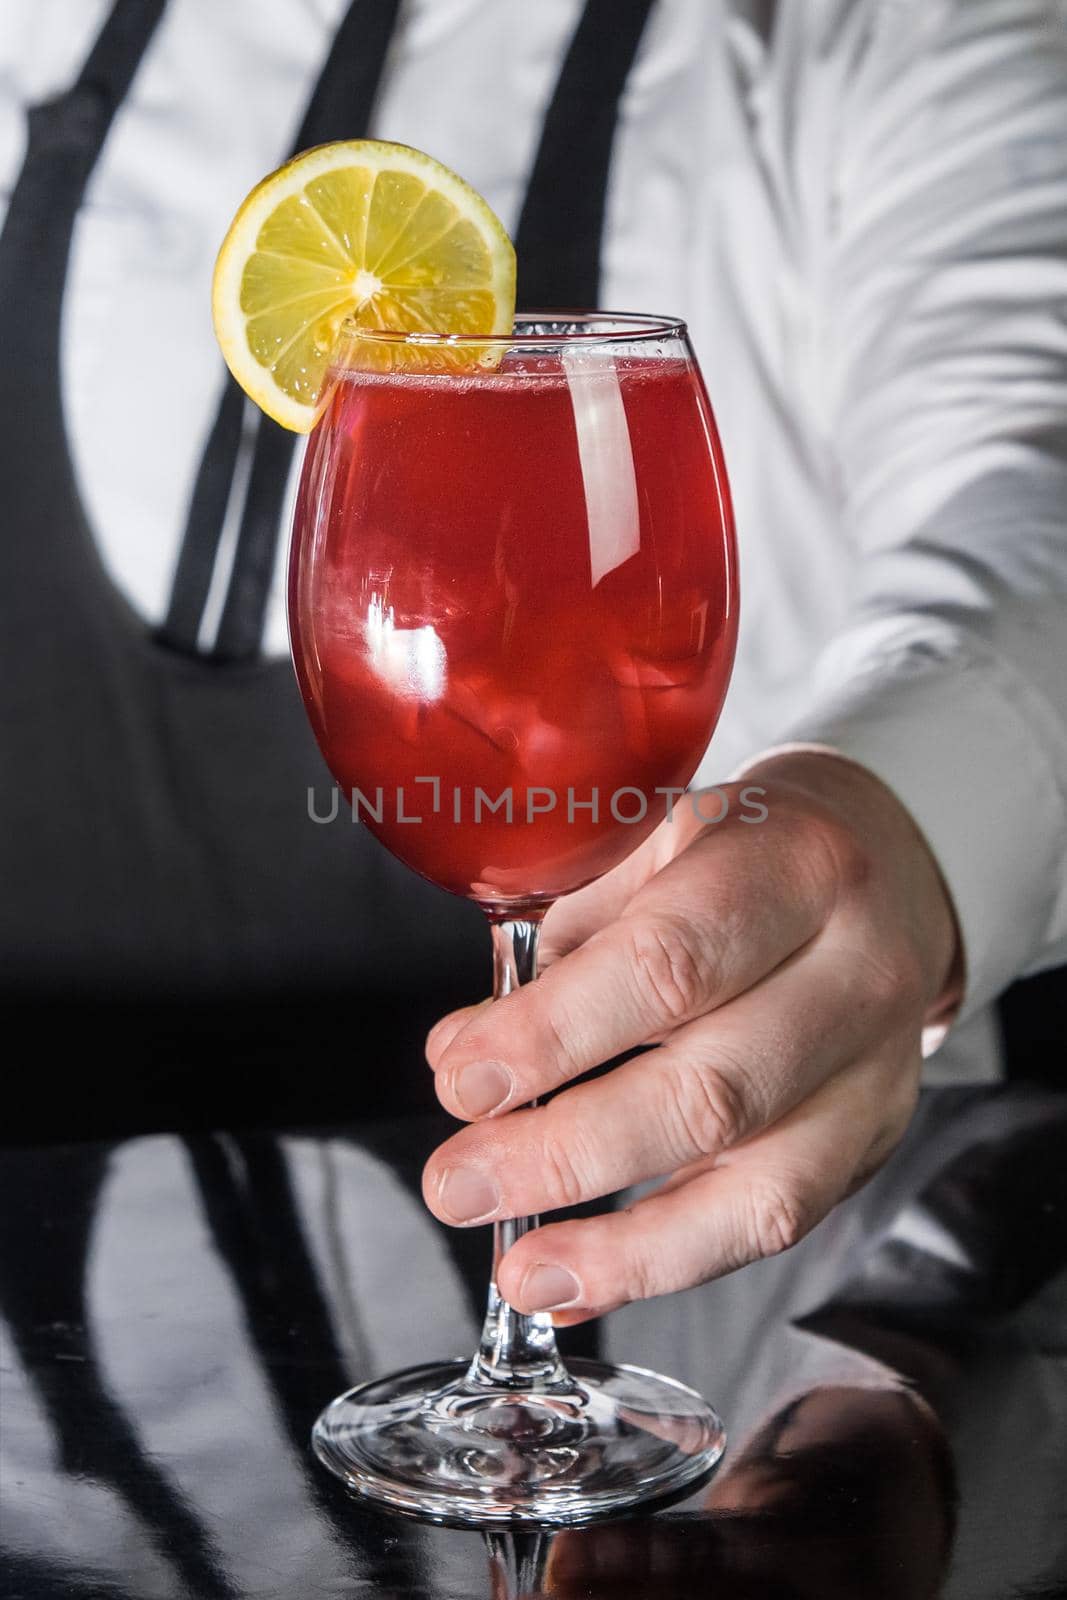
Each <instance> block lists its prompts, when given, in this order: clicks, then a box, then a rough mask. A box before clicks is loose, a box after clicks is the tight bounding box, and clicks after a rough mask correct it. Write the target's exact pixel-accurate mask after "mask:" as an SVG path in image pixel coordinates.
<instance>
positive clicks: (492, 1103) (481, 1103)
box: [452, 1061, 515, 1117]
mask: <svg viewBox="0 0 1067 1600" xmlns="http://www.w3.org/2000/svg"><path fill="white" fill-rule="evenodd" d="M514 1087H515V1079H514V1078H513V1077H512V1075H511V1073H510V1072H509V1071H508V1069H507V1067H502V1066H501V1065H500V1063H499V1062H498V1061H472V1062H471V1064H470V1066H468V1067H461V1068H460V1069H459V1071H458V1072H457V1073H456V1077H455V1081H454V1082H453V1084H452V1092H453V1094H454V1095H455V1097H456V1104H457V1105H458V1106H459V1108H460V1110H461V1111H462V1112H463V1115H464V1116H465V1117H486V1116H488V1115H489V1113H490V1111H496V1110H497V1108H498V1107H499V1106H502V1105H503V1104H504V1102H505V1101H506V1100H508V1099H509V1098H510V1096H511V1091H512V1089H513V1088H514Z"/></svg>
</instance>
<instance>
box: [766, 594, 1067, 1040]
mask: <svg viewBox="0 0 1067 1600" xmlns="http://www.w3.org/2000/svg"><path fill="white" fill-rule="evenodd" d="M824 667H825V668H829V669H830V670H831V671H832V675H833V679H834V681H835V683H836V685H837V686H836V687H833V688H824V689H820V688H819V687H818V683H817V685H816V699H815V701H814V703H813V706H812V709H811V710H810V711H809V712H808V713H807V714H806V715H805V716H804V717H803V718H802V719H801V720H800V721H799V722H798V723H797V724H795V725H794V726H793V727H792V728H790V729H789V730H788V731H787V733H786V737H785V740H784V741H783V742H782V743H781V744H777V745H776V746H775V749H776V750H781V749H782V748H796V747H797V746H806V747H808V748H812V747H815V748H819V749H823V750H829V751H832V752H834V753H836V754H839V755H842V756H845V757H847V758H848V759H849V760H852V761H856V762H858V763H859V764H860V765H862V766H864V767H866V768H867V769H868V770H869V771H870V772H873V773H874V775H875V776H876V777H877V778H880V779H881V781H882V782H883V783H884V784H886V786H887V787H888V788H889V789H891V790H892V791H893V792H894V793H895V794H896V796H897V798H898V799H899V800H900V801H901V802H902V803H903V805H904V806H906V808H907V809H908V811H909V812H910V813H911V816H912V818H913V819H914V821H915V823H916V824H917V826H918V827H919V829H920V831H921V832H922V834H923V836H924V837H925V839H926V841H927V843H928V844H929V846H930V849H931V850H932V852H933V855H934V858H935V860H936V861H937V863H938V866H939V867H940V869H941V873H942V876H943V877H944V880H945V883H946V885H947V887H948V890H949V893H950V895H951V897H952V900H953V904H954V906H955V910H956V916H957V920H958V923H959V928H960V936H961V940H962V944H963V957H964V993H963V999H962V1003H961V1005H960V1007H959V1009H958V1011H957V1013H956V1017H957V1018H965V1017H968V1016H971V1015H973V1014H974V1013H975V1012H976V1011H978V1010H979V1009H980V1008H981V1007H982V1006H984V1005H986V1004H988V1003H989V1001H991V1000H992V999H994V998H995V996H996V995H997V994H998V993H999V992H1000V991H1001V990H1002V989H1003V988H1005V987H1006V986H1007V985H1008V984H1009V983H1010V982H1012V981H1013V980H1014V979H1015V978H1016V977H1017V976H1018V975H1019V973H1020V972H1022V971H1023V970H1024V969H1025V968H1026V967H1027V966H1028V965H1030V964H1031V963H1033V962H1034V960H1035V959H1036V957H1037V956H1038V954H1039V953H1040V949H1041V946H1042V944H1043V942H1044V938H1045V932H1046V930H1047V928H1048V926H1049V923H1050V919H1051V915H1052V911H1053V908H1054V905H1055V899H1056V894H1057V889H1058V885H1059V883H1060V880H1061V877H1062V874H1063V870H1064V861H1065V859H1067V810H1065V805H1064V798H1063V796H1062V794H1061V793H1060V790H1059V788H1058V786H1057V784H1056V781H1055V777H1054V775H1053V772H1052V768H1051V766H1050V764H1049V762H1048V760H1047V758H1046V756H1045V753H1044V750H1043V747H1042V737H1041V727H1042V721H1043V717H1042V714H1041V711H1040V708H1039V707H1038V706H1035V703H1034V700H1035V697H1034V694H1033V691H1032V690H1031V689H1030V688H1029V686H1028V685H1027V684H1025V683H1024V682H1022V681H1021V680H1020V679H1019V678H1018V676H1017V675H1016V674H1015V673H1013V672H1012V671H1011V669H1009V668H1008V667H1007V666H1006V665H1005V664H1004V663H1003V662H1002V661H1001V660H1000V659H999V658H998V657H997V656H995V655H994V654H993V653H992V652H989V653H988V654H986V653H985V652H984V651H982V650H981V649H980V648H978V649H976V648H973V647H971V646H970V645H969V642H967V641H963V640H961V638H960V636H959V635H958V633H957V632H956V630H954V629H952V628H950V627H948V626H947V625H945V626H941V625H939V624H938V623H937V622H936V621H933V620H931V619H926V618H917V619H915V620H914V621H913V622H909V621H907V620H902V619H894V621H893V622H892V623H890V622H889V621H888V620H887V621H886V622H883V623H872V624H871V625H870V626H869V627H865V628H862V629H857V630H855V631H854V632H853V633H852V634H850V635H846V636H845V637H844V638H843V639H840V640H838V641H837V642H836V643H835V645H834V646H833V647H832V649H831V651H830V652H829V654H828V656H827V658H825V662H824ZM819 678H820V679H821V680H822V682H823V683H825V682H826V679H827V672H826V671H825V670H821V671H820V673H819ZM767 753H768V752H764V755H763V756H761V757H760V758H759V759H764V758H765V756H766V754H767ZM745 765H746V768H748V767H749V766H751V765H752V763H751V762H746V764H745ZM954 1020H955V1019H954ZM947 1027H948V1025H947V1024H946V1023H941V1024H940V1025H939V1026H937V1025H931V1027H929V1028H928V1029H926V1030H925V1032H924V1039H923V1046H924V1054H928V1053H929V1052H930V1051H931V1050H932V1049H935V1048H936V1047H937V1044H939V1043H940V1042H941V1039H942V1038H944V1036H945V1033H946V1032H947Z"/></svg>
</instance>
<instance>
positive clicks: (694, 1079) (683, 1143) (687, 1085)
mask: <svg viewBox="0 0 1067 1600" xmlns="http://www.w3.org/2000/svg"><path fill="white" fill-rule="evenodd" d="M661 1117H662V1121H663V1124H664V1126H665V1128H666V1131H667V1136H668V1140H669V1142H670V1148H671V1155H672V1158H673V1160H674V1164H675V1165H676V1166H683V1165H684V1164H685V1163H686V1162H689V1161H695V1160H696V1159H697V1158H698V1157H700V1156H706V1155H711V1154H712V1153H713V1152H715V1151H717V1150H725V1149H728V1148H729V1146H730V1145H733V1144H736V1143H737V1142H738V1141H739V1140H740V1139H742V1138H743V1137H744V1136H745V1134H746V1133H747V1132H748V1131H749V1122H750V1117H749V1109H748V1106H747V1104H746V1103H745V1097H744V1094H743V1092H742V1090H741V1089H740V1088H739V1086H738V1085H737V1083H735V1082H734V1081H733V1080H732V1079H731V1077H730V1075H729V1074H728V1073H725V1072H723V1071H722V1070H721V1069H720V1068H719V1067H717V1066H712V1065H710V1064H700V1065H696V1064H692V1063H689V1064H682V1065H679V1066H676V1067H674V1068H672V1069H670V1070H668V1071H667V1072H666V1074H665V1088H664V1094H663V1105H662V1111H661Z"/></svg>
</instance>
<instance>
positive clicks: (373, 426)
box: [290, 352, 737, 910]
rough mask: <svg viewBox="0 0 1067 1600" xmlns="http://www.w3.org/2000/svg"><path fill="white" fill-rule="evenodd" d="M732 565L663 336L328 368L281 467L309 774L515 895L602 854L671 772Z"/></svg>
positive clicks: (417, 861) (681, 780)
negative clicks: (306, 423) (321, 402)
mask: <svg viewBox="0 0 1067 1600" xmlns="http://www.w3.org/2000/svg"><path fill="white" fill-rule="evenodd" d="M736 581H737V580H736V556H735V547H734V535H733V526H732V519H731V512H730V505H729V498H728V490H727V486H726V477H725V473H724V471H723V467H722V460H721V454H720V451H719V446H718V440H717V437H716V434H715V428H714V422H713V420H712V416H711V411H710V407H709V405H708V402H707V398H706V395H705V393H704V389H703V386H702V383H701V380H700V376H699V373H698V371H697V370H696V368H695V366H694V365H693V364H692V363H691V362H690V361H689V360H688V359H686V358H685V357H684V356H683V357H679V356H677V355H673V356H663V355H656V354H650V355H647V356H646V355H644V354H640V353H638V354H623V355H609V356H607V357H605V356H604V354H603V352H601V353H599V354H589V355H588V356H587V355H584V354H582V353H581V352H579V353H578V354H577V355H573V356H569V357H562V356H560V355H558V354H554V355H545V356H541V355H537V354H532V355H518V354H515V353H512V352H509V353H508V354H507V356H505V358H504V360H503V362H502V364H501V365H500V366H499V368H498V369H497V370H491V371H490V370H482V369H479V368H474V369H473V370H467V371H466V372H464V373H462V374H458V375H457V373H456V372H455V371H454V370H453V371H445V372H440V373H433V372H429V373H428V372H419V371H417V370H416V371H400V372H389V373H381V374H379V373H370V372H362V371H359V370H352V369H348V370H346V371H345V372H344V373H343V375H342V376H341V379H340V381H339V383H338V384H337V388H336V390H335V393H334V397H333V400H332V403H331V406H330V408H329V410H328V411H327V413H326V416H325V417H324V419H323V421H322V423H321V424H320V425H319V428H318V430H317V432H316V434H315V435H314V436H313V437H312V440H311V442H310V445H309V449H308V455H307V459H306V462H305V467H304V474H303V479H302V484H301V490H300V500H299V503H298V508H297V517H296V531H295V537H294V552H293V560H292V567H291V576H290V625H291V631H292V645H293V656H294V660H295V662H296V668H297V673H298V676H299V680H300V686H301V689H302V692H303V695H304V699H305V702H306V704H307V708H308V711H309V714H310V717H311V721H312V724H313V727H314V731H315V734H316V737H317V739H318V742H319V745H320V747H321V749H322V752H323V754H324V756H325V758H326V761H327V763H328V764H329V767H330V770H331V771H332V773H333V775H334V777H335V778H336V780H337V782H338V784H339V785H340V786H341V788H342V790H343V791H344V793H345V795H346V796H347V797H351V796H352V793H353V791H355V792H356V793H355V801H354V803H355V806H356V808H357V810H358V813H359V816H360V817H361V819H362V820H363V821H364V822H366V824H367V825H368V826H369V827H371V828H372V829H373V831H374V832H375V833H376V834H377V836H378V837H379V838H380V839H381V840H382V841H383V842H384V843H385V844H386V845H387V846H388V847H389V849H390V850H391V851H392V852H393V853H394V854H395V855H397V856H398V857H400V858H401V859H402V860H403V861H406V862H407V863H408V864H409V865H410V866H412V867H414V868H416V869H417V870H418V871H419V872H421V873H423V874H424V875H425V876H426V877H428V878H430V879H432V880H433V881H434V882H435V883H439V884H442V885H444V886H445V887H447V888H449V889H452V890H454V891H455V892H457V893H459V894H464V895H470V896H473V897H474V898H476V899H477V900H479V901H480V902H481V903H482V904H483V905H485V906H486V907H487V908H494V907H495V908H497V909H500V910H503V909H507V907H508V906H509V905H519V906H527V907H529V906H533V905H537V904H544V903H547V902H550V901H551V900H552V899H554V898H556V897H557V896H559V895H561V894H566V893H568V892H570V891H571V890H573V889H576V888H578V887H579V886H580V885H582V884H584V883H587V882H589V881H590V880H592V879H594V878H596V877H599V876H600V875H601V874H602V873H604V872H605V871H607V870H608V869H609V868H610V867H612V866H614V865H616V864H617V863H618V862H619V861H621V860H622V859H623V858H624V857H625V856H626V855H628V854H629V853H630V852H631V851H632V850H633V849H634V847H635V846H636V845H637V844H638V843H639V842H640V840H641V839H642V838H644V837H645V836H646V835H647V834H648V833H650V832H651V831H652V829H653V828H654V827H655V825H656V824H657V822H659V821H660V820H661V819H662V818H663V816H664V815H665V814H666V811H667V808H668V805H669V800H668V795H667V794H666V793H665V791H670V790H672V789H673V790H674V791H675V793H676V794H677V793H678V792H680V791H681V790H682V789H683V788H684V786H685V784H686V783H687V782H688V781H689V779H690V778H691V777H692V775H693V773H694V771H695V770H696V767H697V765H698V763H699V761H700V758H701V756H702V755H703V753H704V751H705V749H706V747H707V744H708V741H709V739H710V737H711V734H712V731H713V729H714V726H715V723H716V720H717V718H718V715H719V711H720V709H721V706H722V702H723V699H724V696H725V693H726V687H727V683H728V681H729V676H730V669H731V664H732V660H733V653H734V643H735V638H736V628H737V592H736ZM412 818H418V819H420V820H418V821H414V820H406V819H412Z"/></svg>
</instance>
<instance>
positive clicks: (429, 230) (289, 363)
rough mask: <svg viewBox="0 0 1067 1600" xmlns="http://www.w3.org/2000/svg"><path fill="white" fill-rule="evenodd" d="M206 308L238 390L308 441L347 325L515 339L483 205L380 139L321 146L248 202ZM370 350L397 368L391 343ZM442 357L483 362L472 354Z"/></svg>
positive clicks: (438, 169)
mask: <svg viewBox="0 0 1067 1600" xmlns="http://www.w3.org/2000/svg"><path fill="white" fill-rule="evenodd" d="M211 310H212V317H213V319H214V323H215V336H216V338H217V339H218V341H219V344H220V346H221V348H222V353H223V355H224V356H225V358H226V364H227V365H228V367H229V369H230V371H231V372H232V373H233V375H234V377H235V378H236V379H237V382H238V383H239V384H240V385H241V388H242V389H243V390H244V391H245V393H246V394H247V395H248V396H249V397H250V398H251V399H252V400H254V401H255V402H256V404H257V405H258V406H260V407H261V408H262V409H263V410H264V411H265V412H266V413H267V415H268V416H270V417H273V418H274V420H275V421H276V422H280V423H281V424H282V426H283V427H286V428H291V429H293V430H294V431H295V432H296V433H307V432H309V431H310V430H311V428H313V427H314V425H315V423H316V422H317V420H318V418H319V415H320V413H321V411H322V409H323V407H324V405H325V403H326V400H327V398H328V395H327V392H326V390H327V384H326V373H327V366H328V363H329V358H330V354H331V352H332V350H333V348H334V345H335V343H336V340H337V335H338V332H339V329H340V327H341V323H342V322H343V321H344V319H345V318H346V317H351V318H354V319H355V321H356V322H357V323H358V324H359V326H361V327H364V328H374V329H391V330H394V331H398V332H400V331H402V332H417V333H438V334H441V333H444V334H457V333H459V334H466V333H485V334H501V333H510V332H511V327H512V320H513V317H514V313H515V251H514V248H513V247H512V243H511V240H510V239H509V238H508V236H507V234H506V232H505V231H504V228H503V226H502V225H501V223H500V222H499V220H498V219H497V217H496V216H495V214H494V213H493V212H492V211H491V210H490V208H489V206H488V205H486V203H485V201H484V200H483V199H482V198H481V196H480V195H479V194H476V193H475V191H474V190H473V189H472V188H470V186H469V185H468V184H466V183H464V182H463V179H462V178H458V177H457V176H456V174H455V173H454V172H450V171H449V169H448V168H447V167H443V166H441V164H440V162H438V161H434V160H432V158H431V157H430V156H426V155H423V154H422V152H421V151H419V150H412V149H409V147H408V146H407V145H401V144H385V143H382V142H381V141H379V140H374V139H354V140H348V141H345V142H342V143H338V144H323V145H318V146H317V147H316V148H315V149H313V150H305V151H303V152H302V153H301V154H300V155H298V156H294V158H293V160H292V161H290V162H288V163H287V164H286V165H285V166H284V167H279V169H278V171H277V172H272V173H271V174H270V176H269V177H267V178H264V179H263V182H262V183H260V184H258V185H257V187H256V188H255V189H253V190H252V193H251V194H250V195H249V196H248V198H247V199H246V200H245V202H244V204H243V205H242V206H241V209H240V210H239V211H238V213H237V215H236V216H235V217H234V219H233V222H232V223H231V224H230V230H229V232H228V233H227V235H226V237H225V239H224V240H223V243H222V249H221V250H220V251H219V255H218V260H217V261H216V263H215V277H214V282H213V285H212V297H211ZM364 348H366V349H367V350H368V351H371V350H372V347H371V346H370V345H369V344H368V345H367V346H365V347H364ZM373 350H374V351H375V352H376V354H377V359H378V360H379V361H380V362H381V363H382V364H384V365H388V366H393V365H395V364H396V362H397V360H398V352H397V350H396V347H392V349H389V348H386V347H383V346H381V345H379V346H376V347H373ZM450 354H451V357H452V359H453V360H455V361H464V360H471V359H477V354H478V347H477V346H475V347H474V349H473V350H471V349H470V348H469V347H461V348H460V349H459V350H457V351H455V352H453V353H450ZM369 359H370V361H371V362H372V363H373V361H374V359H375V356H374V354H372V355H371V356H370V358H369ZM399 359H400V360H403V359H404V358H403V354H402V353H400V354H399Z"/></svg>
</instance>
